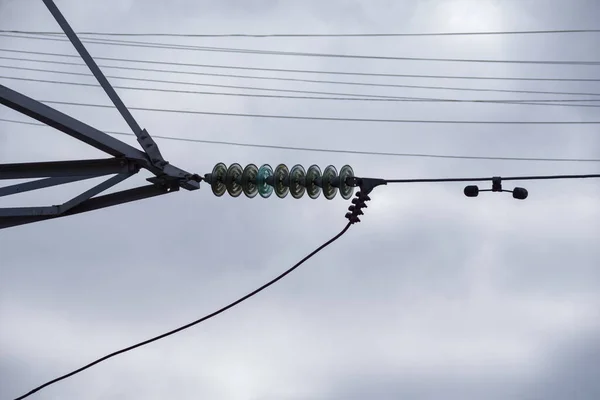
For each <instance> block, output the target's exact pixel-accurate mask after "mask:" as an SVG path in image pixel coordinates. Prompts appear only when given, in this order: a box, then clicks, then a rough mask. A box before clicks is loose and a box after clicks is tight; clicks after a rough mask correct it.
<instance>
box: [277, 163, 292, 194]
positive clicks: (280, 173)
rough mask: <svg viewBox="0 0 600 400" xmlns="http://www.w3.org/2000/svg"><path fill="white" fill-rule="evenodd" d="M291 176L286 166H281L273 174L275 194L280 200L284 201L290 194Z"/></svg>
mask: <svg viewBox="0 0 600 400" xmlns="http://www.w3.org/2000/svg"><path fill="white" fill-rule="evenodd" d="M289 174H290V171H289V170H288V167H287V166H286V165H285V164H279V165H278V166H277V168H275V172H274V173H273V178H274V179H273V180H274V182H273V184H274V186H273V188H274V190H275V194H276V195H277V197H279V198H280V199H283V198H284V197H285V196H287V195H288V193H289V192H290V188H289V183H288V182H287V181H288V180H287V178H288V176H289Z"/></svg>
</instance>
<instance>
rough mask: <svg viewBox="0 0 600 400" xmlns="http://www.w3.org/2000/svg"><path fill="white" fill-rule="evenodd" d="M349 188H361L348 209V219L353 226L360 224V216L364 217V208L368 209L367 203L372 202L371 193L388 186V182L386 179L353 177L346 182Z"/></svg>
mask: <svg viewBox="0 0 600 400" xmlns="http://www.w3.org/2000/svg"><path fill="white" fill-rule="evenodd" d="M346 183H347V185H348V186H353V187H357V186H358V187H359V188H360V191H358V192H356V194H355V198H353V199H352V205H351V206H349V207H348V212H347V213H346V218H347V219H348V221H350V223H351V224H356V223H357V222H360V218H359V216H360V215H364V214H365V213H364V211H363V209H364V208H367V204H366V202H367V201H371V198H370V197H369V193H371V192H372V191H373V189H374V188H375V187H377V186H379V185H386V184H387V182H386V181H385V180H384V179H372V178H356V177H351V178H348V179H347V180H346Z"/></svg>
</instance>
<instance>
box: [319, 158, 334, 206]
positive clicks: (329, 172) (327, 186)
mask: <svg viewBox="0 0 600 400" xmlns="http://www.w3.org/2000/svg"><path fill="white" fill-rule="evenodd" d="M336 177H337V169H335V167H334V166H333V165H329V166H327V168H325V171H323V177H322V178H321V179H322V186H321V187H322V188H323V195H324V196H325V198H326V199H327V200H332V199H333V198H334V197H335V195H336V194H337V191H338V188H336V187H335V186H333V185H332V181H333V180H334V179H335V178H336Z"/></svg>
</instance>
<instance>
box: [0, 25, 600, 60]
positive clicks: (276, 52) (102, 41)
mask: <svg viewBox="0 0 600 400" xmlns="http://www.w3.org/2000/svg"><path fill="white" fill-rule="evenodd" d="M0 36H5V37H11V38H14V39H28V40H32V39H33V40H48V41H58V42H68V41H69V40H68V39H61V38H55V37H38V36H21V35H13V34H3V33H0ZM81 41H82V42H83V43H89V44H101V45H110V46H125V47H143V48H156V49H169V50H191V51H204V52H217V53H236V54H258V55H271V56H292V57H321V58H343V59H358V60H387V61H431V62H455V63H456V62H457V63H492V64H537V65H580V66H584V65H586V66H592V65H600V61H575V60H494V59H464V58H436V57H403V56H381V55H379V56H375V55H362V54H334V53H313V52H299V51H283V50H265V49H243V48H233V47H213V46H192V45H175V44H165V43H155V42H140V41H132V40H118V39H81Z"/></svg>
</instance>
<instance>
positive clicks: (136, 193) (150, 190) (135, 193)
mask: <svg viewBox="0 0 600 400" xmlns="http://www.w3.org/2000/svg"><path fill="white" fill-rule="evenodd" d="M178 190H179V188H178V187H173V188H167V187H163V186H157V185H146V186H141V187H137V188H135V189H129V190H123V191H120V192H116V193H111V194H107V195H103V196H98V197H94V198H91V199H89V200H86V201H84V202H82V203H80V204H79V205H77V206H75V207H73V208H71V209H69V210H67V211H66V212H64V213H62V214H59V215H36V216H16V217H3V218H0V229H4V228H10V227H14V226H18V225H24V224H30V223H33V222H41V221H45V220H47V219H53V218H60V217H66V216H69V215H75V214H80V213H84V212H89V211H94V210H99V209H102V208H106V207H112V206H116V205H119V204H125V203H129V202H132V201H138V200H142V199H147V198H151V197H156V196H160V195H163V194H168V193H173V192H176V191H178Z"/></svg>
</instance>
